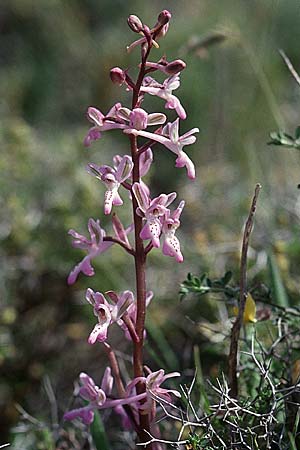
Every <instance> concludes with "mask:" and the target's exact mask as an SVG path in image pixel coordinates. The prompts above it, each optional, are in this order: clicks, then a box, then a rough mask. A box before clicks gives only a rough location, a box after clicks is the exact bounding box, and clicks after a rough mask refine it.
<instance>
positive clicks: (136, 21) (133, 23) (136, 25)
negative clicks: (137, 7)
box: [127, 14, 143, 33]
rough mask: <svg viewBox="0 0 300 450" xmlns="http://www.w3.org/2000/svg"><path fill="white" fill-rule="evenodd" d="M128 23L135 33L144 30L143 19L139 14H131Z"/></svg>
mask: <svg viewBox="0 0 300 450" xmlns="http://www.w3.org/2000/svg"><path fill="white" fill-rule="evenodd" d="M127 23H128V25H129V28H131V29H132V31H134V32H135V33H139V32H140V31H142V30H143V23H142V21H141V19H140V18H139V17H138V16H135V15H134V14H131V15H130V16H129V17H128V19H127Z"/></svg>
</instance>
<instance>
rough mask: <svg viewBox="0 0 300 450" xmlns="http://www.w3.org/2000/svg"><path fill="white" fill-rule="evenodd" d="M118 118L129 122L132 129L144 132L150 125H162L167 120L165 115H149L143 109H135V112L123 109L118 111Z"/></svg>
mask: <svg viewBox="0 0 300 450" xmlns="http://www.w3.org/2000/svg"><path fill="white" fill-rule="evenodd" d="M117 116H118V117H119V118H120V119H121V120H123V121H125V122H129V128H130V129H131V128H134V129H136V130H144V129H146V128H147V127H148V126H150V125H162V124H164V123H165V121H166V120H167V117H166V116H165V114H162V113H152V114H148V113H147V112H146V111H145V110H144V109H142V108H134V109H133V110H130V109H128V108H124V107H122V108H120V109H119V110H118V113H117Z"/></svg>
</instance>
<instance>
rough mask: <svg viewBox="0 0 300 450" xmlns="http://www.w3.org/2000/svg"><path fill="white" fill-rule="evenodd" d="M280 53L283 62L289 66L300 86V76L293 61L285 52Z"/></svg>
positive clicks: (280, 51)
mask: <svg viewBox="0 0 300 450" xmlns="http://www.w3.org/2000/svg"><path fill="white" fill-rule="evenodd" d="M279 53H280V56H281V57H282V59H283V61H284V62H285V64H286V65H287V68H288V69H289V71H290V73H291V74H292V76H293V77H294V79H295V80H296V82H297V83H298V84H299V86H300V76H299V74H298V73H297V71H296V69H295V68H294V66H293V64H292V63H291V60H290V59H289V58H288V57H287V55H286V54H285V52H284V51H283V50H281V49H280V50H279Z"/></svg>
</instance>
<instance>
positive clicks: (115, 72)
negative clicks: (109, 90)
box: [109, 67, 126, 86]
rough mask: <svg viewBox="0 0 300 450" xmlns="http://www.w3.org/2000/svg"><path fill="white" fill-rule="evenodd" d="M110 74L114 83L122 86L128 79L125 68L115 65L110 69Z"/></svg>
mask: <svg viewBox="0 0 300 450" xmlns="http://www.w3.org/2000/svg"><path fill="white" fill-rule="evenodd" d="M109 76H110V79H111V81H112V82H113V83H114V84H118V85H119V86H121V85H122V84H123V83H124V82H125V79H126V75H125V73H124V70H122V69H120V67H113V68H112V69H110V73H109Z"/></svg>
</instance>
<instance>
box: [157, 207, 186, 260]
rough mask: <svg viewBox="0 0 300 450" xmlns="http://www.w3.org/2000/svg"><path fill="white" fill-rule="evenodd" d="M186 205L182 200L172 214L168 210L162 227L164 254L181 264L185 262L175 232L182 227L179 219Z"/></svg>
mask: <svg viewBox="0 0 300 450" xmlns="http://www.w3.org/2000/svg"><path fill="white" fill-rule="evenodd" d="M184 204H185V202H184V201H183V200H182V201H181V202H180V203H179V206H178V207H177V208H176V209H175V211H173V212H172V213H171V211H170V210H169V209H168V210H167V212H166V214H165V216H164V218H163V226H162V234H163V237H164V243H163V248H162V252H163V254H164V255H166V256H171V257H174V258H175V260H176V261H177V262H179V263H181V262H183V256H182V253H181V249H180V242H179V239H178V238H177V237H176V236H175V232H176V230H177V228H178V227H179V225H180V221H179V218H180V215H181V213H182V210H183V208H184Z"/></svg>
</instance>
